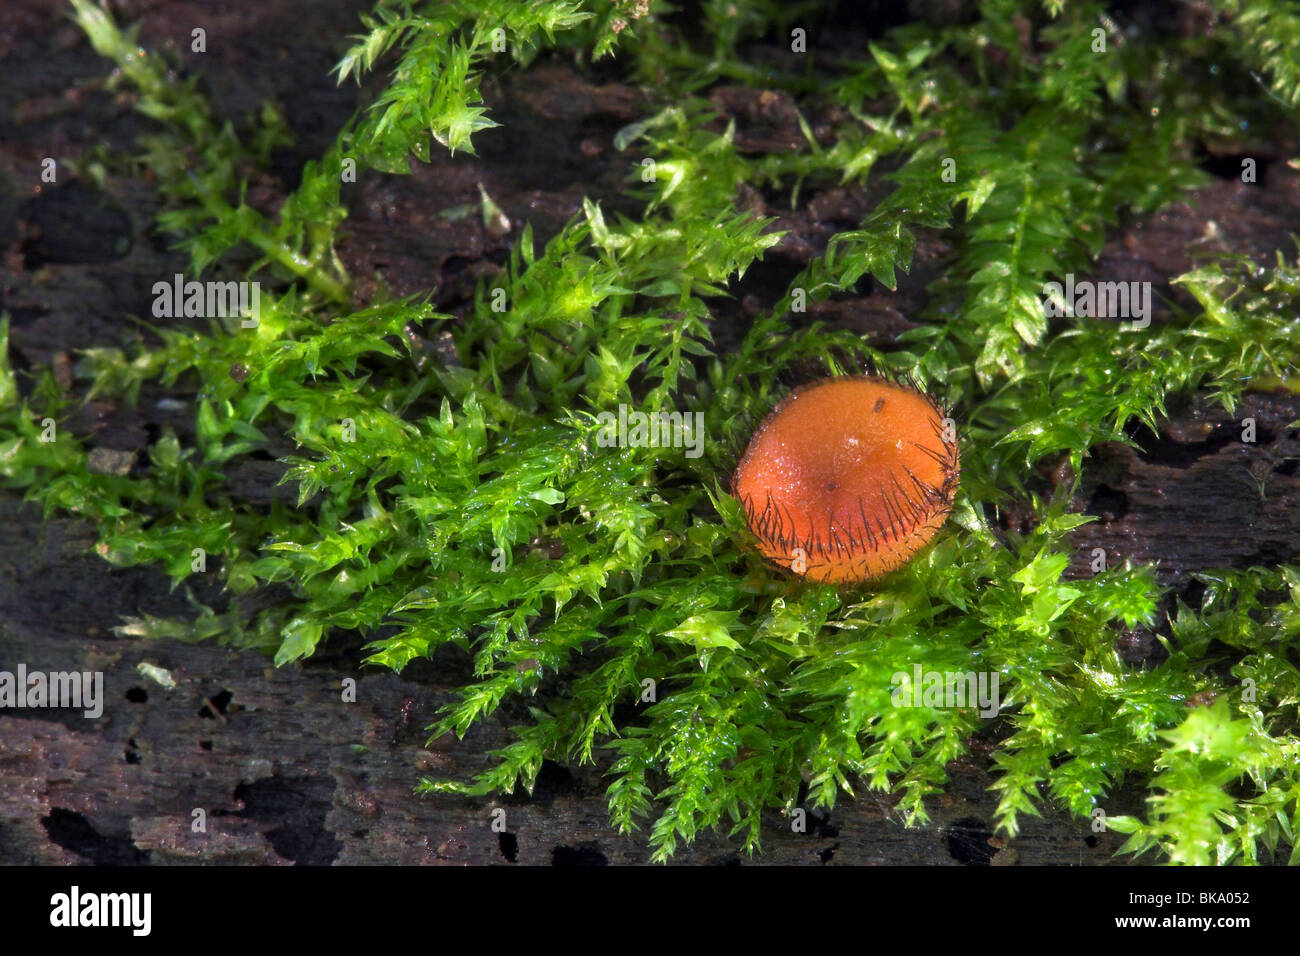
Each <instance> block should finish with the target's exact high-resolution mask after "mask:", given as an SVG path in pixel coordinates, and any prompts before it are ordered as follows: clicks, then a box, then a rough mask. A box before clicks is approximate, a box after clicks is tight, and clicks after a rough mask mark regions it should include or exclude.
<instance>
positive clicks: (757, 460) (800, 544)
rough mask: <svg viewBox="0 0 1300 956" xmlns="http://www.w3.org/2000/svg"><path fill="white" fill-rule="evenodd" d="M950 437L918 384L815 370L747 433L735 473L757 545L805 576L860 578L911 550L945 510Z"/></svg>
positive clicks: (952, 463)
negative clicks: (820, 375)
mask: <svg viewBox="0 0 1300 956" xmlns="http://www.w3.org/2000/svg"><path fill="white" fill-rule="evenodd" d="M958 473H959V464H958V452H957V441H956V435H955V434H954V433H953V432H952V429H951V424H950V423H949V422H945V420H944V413H943V411H942V410H941V409H940V407H939V406H938V405H937V403H936V402H935V401H934V400H933V399H931V398H930V397H929V396H928V395H926V394H925V393H924V392H921V391H920V390H919V389H916V388H913V387H910V386H908V385H903V384H898V383H895V382H892V381H889V380H887V379H884V378H879V377H876V376H871V375H863V376H852V377H838V378H828V379H823V380H821V381H819V382H813V383H812V384H809V385H806V386H804V387H802V388H800V389H798V390H796V391H795V392H793V393H792V394H791V395H789V396H788V397H787V398H786V399H784V400H783V401H782V402H781V403H780V404H778V405H777V407H776V408H775V409H773V410H772V413H771V414H770V415H768V417H767V418H766V419H765V420H764V421H763V423H762V424H761V425H760V426H759V427H758V429H757V430H756V431H755V432H754V435H753V437H752V438H751V439H750V443H749V447H748V448H747V449H746V450H745V454H744V456H743V457H742V458H741V460H740V464H739V465H738V466H737V468H736V474H735V476H734V478H733V480H732V491H733V494H734V495H735V496H736V498H738V499H739V500H740V502H741V503H742V504H743V505H744V508H745V515H746V518H747V520H748V522H749V527H750V530H751V531H753V532H754V534H755V536H756V537H757V538H758V543H759V549H760V550H761V551H762V553H763V555H764V556H765V557H767V558H768V559H770V560H771V561H773V562H775V563H777V564H779V565H781V566H782V567H785V568H788V569H790V570H791V571H794V572H795V573H796V574H802V575H805V576H806V577H808V578H809V579H810V580H814V581H867V580H870V579H872V578H876V577H879V576H881V575H883V574H885V573H887V572H889V571H892V570H894V569H895V568H898V567H901V566H902V565H903V564H906V563H907V562H908V561H909V560H911V559H912V558H913V557H914V556H915V555H916V554H917V552H919V551H920V550H921V549H922V548H923V547H925V545H926V544H927V543H928V542H929V541H930V539H931V538H932V537H934V534H935V532H937V531H938V530H939V528H940V527H941V526H942V525H943V523H944V521H945V520H946V519H947V517H948V513H949V511H951V509H952V503H953V496H954V495H955V494H956V491H957V478H958Z"/></svg>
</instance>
